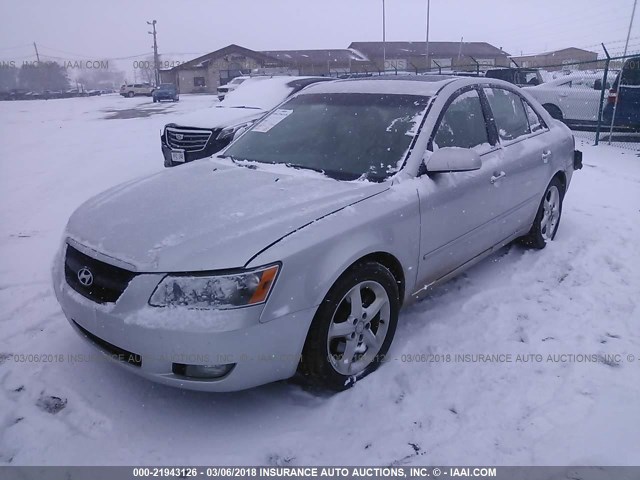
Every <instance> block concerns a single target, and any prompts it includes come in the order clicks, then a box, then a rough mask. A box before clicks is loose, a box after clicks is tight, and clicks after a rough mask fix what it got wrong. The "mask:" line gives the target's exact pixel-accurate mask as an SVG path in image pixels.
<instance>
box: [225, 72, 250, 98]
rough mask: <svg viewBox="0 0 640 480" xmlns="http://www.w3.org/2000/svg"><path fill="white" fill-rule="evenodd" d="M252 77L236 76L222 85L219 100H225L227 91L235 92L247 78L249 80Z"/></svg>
mask: <svg viewBox="0 0 640 480" xmlns="http://www.w3.org/2000/svg"><path fill="white" fill-rule="evenodd" d="M249 78H251V77H236V78H234V79H233V80H231V81H230V82H229V83H226V84H224V85H221V86H219V87H218V100H221V101H222V100H224V97H225V95H226V94H227V93H229V92H233V91H234V90H235V89H236V88H238V87H239V86H240V85H241V84H242V83H243V82H244V81H245V80H248V79H249Z"/></svg>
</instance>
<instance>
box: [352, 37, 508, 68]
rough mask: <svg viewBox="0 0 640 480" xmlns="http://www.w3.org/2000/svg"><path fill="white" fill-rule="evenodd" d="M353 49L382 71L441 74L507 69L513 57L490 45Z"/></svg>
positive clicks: (394, 44) (400, 44)
mask: <svg viewBox="0 0 640 480" xmlns="http://www.w3.org/2000/svg"><path fill="white" fill-rule="evenodd" d="M349 48H350V49H351V50H353V51H355V52H358V53H360V54H361V55H362V56H364V57H365V58H368V59H369V60H370V61H371V62H372V64H373V65H374V68H375V70H378V71H383V70H384V71H392V72H393V71H396V70H397V71H408V72H424V71H426V70H429V71H433V72H439V71H441V70H443V71H446V70H465V71H466V70H469V71H472V70H476V69H480V70H482V69H486V68H487V67H493V66H497V67H506V66H508V65H509V55H508V54H507V53H506V52H505V51H503V50H502V49H501V48H497V47H494V46H493V45H491V44H489V43H486V42H429V47H428V57H429V58H427V43H426V42H386V43H384V44H383V43H382V42H353V43H352V44H351V45H349Z"/></svg>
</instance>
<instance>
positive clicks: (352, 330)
mask: <svg viewBox="0 0 640 480" xmlns="http://www.w3.org/2000/svg"><path fill="white" fill-rule="evenodd" d="M390 315H391V304H390V302H389V295H388V294H387V291H386V290H385V289H384V287H382V285H380V284H379V283H378V282H375V281H371V280H367V281H364V282H360V283H358V284H357V285H355V286H354V287H353V288H351V290H349V291H348V292H347V294H346V295H345V296H344V297H343V298H342V300H341V301H340V303H339V304H338V308H336V311H335V312H334V314H333V317H332V319H331V324H330V325H329V332H328V335H327V352H328V358H329V362H330V363H331V366H332V367H333V369H334V370H335V371H336V372H338V373H340V374H341V375H357V374H359V373H360V372H362V371H364V370H365V369H366V368H367V366H368V365H369V364H370V363H371V362H372V361H374V360H375V358H376V355H377V354H378V352H379V351H380V349H381V348H382V344H383V343H384V341H385V338H386V336H387V332H388V330H389V321H390Z"/></svg>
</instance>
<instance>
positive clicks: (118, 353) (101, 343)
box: [72, 320, 142, 367]
mask: <svg viewBox="0 0 640 480" xmlns="http://www.w3.org/2000/svg"><path fill="white" fill-rule="evenodd" d="M72 321H73V324H74V325H75V326H76V327H78V330H80V331H81V332H82V333H83V335H84V336H85V337H87V338H88V339H89V340H91V341H92V342H93V343H95V344H96V345H97V346H98V347H100V348H101V349H102V350H104V351H106V352H107V353H108V354H110V355H111V357H112V358H115V359H116V360H119V361H121V362H125V363H128V364H130V365H133V366H134V367H141V366H142V357H141V356H140V355H138V354H137V353H133V352H130V351H129V350H125V349H124V348H120V347H118V346H116V345H114V344H113V343H109V342H107V341H106V340H103V339H101V338H100V337H96V336H95V335H94V334H93V333H91V332H90V331H89V330H87V329H86V328H82V326H80V324H78V322H76V321H75V320H72Z"/></svg>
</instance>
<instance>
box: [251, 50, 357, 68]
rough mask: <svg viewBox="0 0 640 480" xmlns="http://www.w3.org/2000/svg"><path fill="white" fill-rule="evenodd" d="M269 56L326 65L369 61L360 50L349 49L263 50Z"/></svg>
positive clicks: (293, 64)
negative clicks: (328, 63)
mask: <svg viewBox="0 0 640 480" xmlns="http://www.w3.org/2000/svg"><path fill="white" fill-rule="evenodd" d="M261 53H263V54H265V55H267V56H269V57H272V58H276V59H277V60H279V61H280V62H282V63H287V64H291V65H292V66H296V65H301V66H302V65H326V63H327V61H329V62H330V63H341V64H346V63H349V62H350V61H353V62H367V61H368V59H367V58H366V57H364V56H362V55H361V54H360V53H359V52H354V51H353V50H348V49H333V50H332V49H329V50H267V51H263V52H261Z"/></svg>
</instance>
